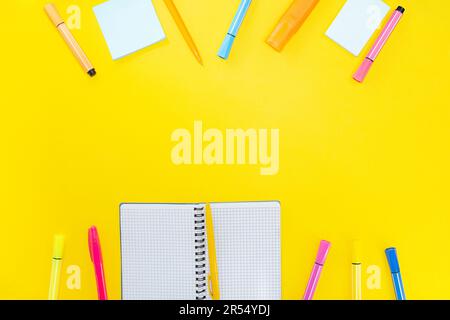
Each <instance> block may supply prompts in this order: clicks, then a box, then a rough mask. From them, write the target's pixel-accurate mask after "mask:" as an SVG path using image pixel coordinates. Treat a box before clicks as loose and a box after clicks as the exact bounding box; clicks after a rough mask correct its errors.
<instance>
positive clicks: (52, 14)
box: [44, 3, 64, 27]
mask: <svg viewBox="0 0 450 320" xmlns="http://www.w3.org/2000/svg"><path fill="white" fill-rule="evenodd" d="M44 10H45V12H46V13H47V15H48V17H49V18H50V20H51V21H52V22H53V24H54V25H55V27H57V26H59V25H60V24H61V23H64V20H63V18H61V16H60V15H59V13H58V9H56V7H55V5H54V4H53V3H48V4H46V5H45V6H44Z"/></svg>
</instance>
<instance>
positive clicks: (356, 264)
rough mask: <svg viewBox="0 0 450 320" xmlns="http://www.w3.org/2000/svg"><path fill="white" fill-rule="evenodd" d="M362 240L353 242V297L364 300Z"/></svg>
mask: <svg viewBox="0 0 450 320" xmlns="http://www.w3.org/2000/svg"><path fill="white" fill-rule="evenodd" d="M361 264H362V263H361V242H359V241H354V242H353V250H352V299H353V300H362V288H361V269H362V266H361Z"/></svg>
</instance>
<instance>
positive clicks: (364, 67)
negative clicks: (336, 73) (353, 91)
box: [353, 58, 373, 82]
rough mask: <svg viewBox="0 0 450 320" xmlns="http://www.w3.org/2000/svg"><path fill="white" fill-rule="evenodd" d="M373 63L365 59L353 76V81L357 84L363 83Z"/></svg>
mask: <svg viewBox="0 0 450 320" xmlns="http://www.w3.org/2000/svg"><path fill="white" fill-rule="evenodd" d="M372 64H373V61H372V60H370V59H368V58H365V59H364V61H363V63H362V64H361V66H360V67H359V69H358V71H356V73H355V74H354V75H353V79H355V80H356V81H358V82H363V81H364V78H365V77H366V75H367V73H369V70H370V67H372Z"/></svg>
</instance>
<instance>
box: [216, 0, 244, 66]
mask: <svg viewBox="0 0 450 320" xmlns="http://www.w3.org/2000/svg"><path fill="white" fill-rule="evenodd" d="M251 3H252V0H242V1H241V4H240V5H239V8H238V11H237V12H236V15H235V16H234V19H233V22H232V23H231V26H230V29H229V30H228V33H227V35H226V36H225V40H224V41H223V43H222V46H221V47H220V49H219V52H218V54H217V55H218V56H219V57H220V58H222V59H225V60H226V59H228V56H229V55H230V52H231V48H232V47H233V43H234V39H236V36H237V33H238V31H239V29H240V28H241V25H242V22H243V21H244V18H245V15H246V14H247V11H248V9H249V7H250V4H251Z"/></svg>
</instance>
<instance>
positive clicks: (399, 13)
mask: <svg viewBox="0 0 450 320" xmlns="http://www.w3.org/2000/svg"><path fill="white" fill-rule="evenodd" d="M404 13H405V8H403V7H398V8H397V9H396V10H395V11H394V13H393V14H392V16H391V18H390V19H389V21H388V22H387V23H386V25H385V26H384V28H383V30H382V31H381V33H380V35H379V36H378V38H377V40H376V41H375V43H374V45H373V47H372V49H370V51H369V54H368V55H367V56H366V58H365V59H364V61H363V63H362V64H361V66H360V67H359V69H358V71H356V73H355V74H354V75H353V79H355V80H356V81H358V82H363V81H364V78H365V77H366V75H367V73H369V70H370V67H372V64H373V63H374V61H375V59H376V58H377V57H378V54H379V53H380V51H381V49H383V47H384V45H385V44H386V42H387V40H388V39H389V37H390V36H391V34H392V32H393V31H394V29H395V27H396V26H397V24H398V23H399V22H400V19H401V18H402V17H403V14H404Z"/></svg>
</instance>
